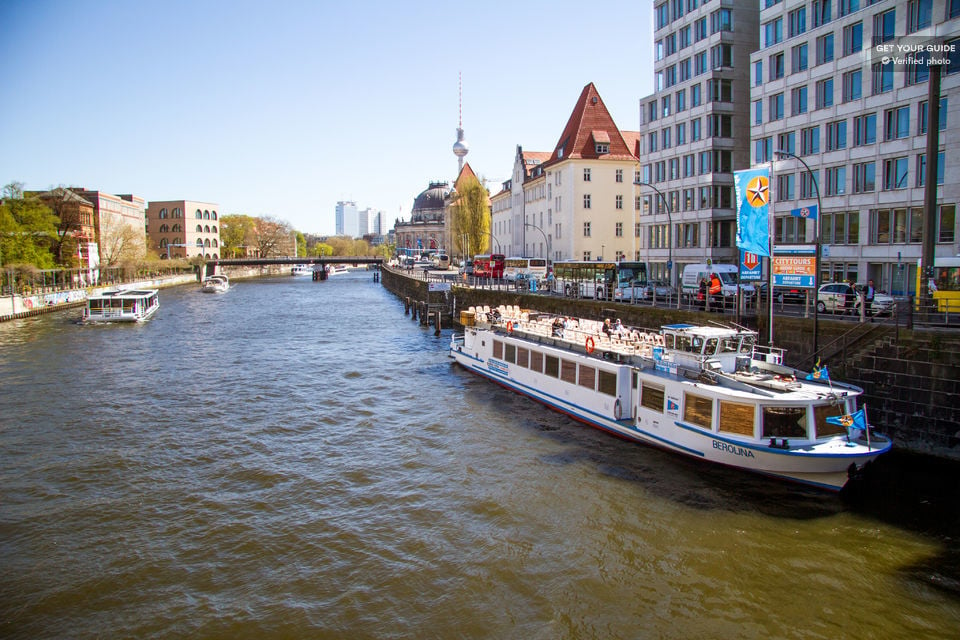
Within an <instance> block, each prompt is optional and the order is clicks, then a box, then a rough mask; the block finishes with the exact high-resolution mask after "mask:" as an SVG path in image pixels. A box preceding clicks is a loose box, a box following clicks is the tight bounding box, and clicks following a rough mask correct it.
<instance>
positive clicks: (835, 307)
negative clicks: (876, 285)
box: [817, 282, 895, 315]
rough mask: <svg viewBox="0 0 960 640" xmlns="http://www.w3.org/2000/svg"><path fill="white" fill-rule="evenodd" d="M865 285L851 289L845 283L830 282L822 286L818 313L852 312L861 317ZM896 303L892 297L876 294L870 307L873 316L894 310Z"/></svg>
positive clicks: (818, 295)
mask: <svg viewBox="0 0 960 640" xmlns="http://www.w3.org/2000/svg"><path fill="white" fill-rule="evenodd" d="M863 288H864V287H863V285H857V286H856V288H854V287H851V286H850V285H849V284H847V283H845V282H830V283H828V284H824V285H820V290H819V292H818V293H817V311H818V312H819V313H826V312H827V311H829V312H830V313H846V312H852V313H853V315H860V299H861V293H860V292H861V291H862V290H863ZM851 295H852V296H853V300H852V304H851V305H847V299H848V296H851ZM894 304H895V302H894V299H893V297H892V296H889V295H887V294H885V293H880V292H874V295H873V304H872V305H870V314H871V315H883V314H886V313H890V312H891V311H892V310H893V306H894Z"/></svg>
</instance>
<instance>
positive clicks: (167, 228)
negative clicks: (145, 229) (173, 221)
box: [160, 224, 170, 233]
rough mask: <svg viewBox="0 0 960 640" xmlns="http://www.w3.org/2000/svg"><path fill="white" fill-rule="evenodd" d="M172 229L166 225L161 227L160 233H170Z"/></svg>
mask: <svg viewBox="0 0 960 640" xmlns="http://www.w3.org/2000/svg"><path fill="white" fill-rule="evenodd" d="M169 231H170V228H169V227H168V226H167V225H166V224H162V225H160V233H169Z"/></svg>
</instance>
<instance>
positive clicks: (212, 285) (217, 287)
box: [200, 275, 230, 293]
mask: <svg viewBox="0 0 960 640" xmlns="http://www.w3.org/2000/svg"><path fill="white" fill-rule="evenodd" d="M229 289H230V278H228V277H227V276H224V275H216V276H210V277H209V278H204V280H203V282H202V283H200V291H202V292H204V293H225V292H226V291H227V290H229Z"/></svg>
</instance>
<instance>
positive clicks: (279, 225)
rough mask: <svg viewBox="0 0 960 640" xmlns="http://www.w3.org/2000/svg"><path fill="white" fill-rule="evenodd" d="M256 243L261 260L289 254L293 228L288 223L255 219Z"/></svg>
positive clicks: (267, 218) (271, 219)
mask: <svg viewBox="0 0 960 640" xmlns="http://www.w3.org/2000/svg"><path fill="white" fill-rule="evenodd" d="M255 220H256V224H255V229H256V243H257V248H258V249H259V250H260V256H261V257H263V258H270V257H277V256H280V255H286V254H288V253H290V249H291V247H290V243H291V240H292V238H293V227H291V226H290V223H288V222H284V221H283V220H279V219H277V218H274V217H273V216H264V217H262V218H255Z"/></svg>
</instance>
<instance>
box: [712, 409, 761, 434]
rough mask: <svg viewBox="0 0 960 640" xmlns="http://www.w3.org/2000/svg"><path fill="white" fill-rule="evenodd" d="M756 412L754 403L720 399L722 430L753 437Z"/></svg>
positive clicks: (720, 424) (720, 423)
mask: <svg viewBox="0 0 960 640" xmlns="http://www.w3.org/2000/svg"><path fill="white" fill-rule="evenodd" d="M755 416H756V412H755V411H754V410H753V405H752V404H744V403H742V402H727V401H725V400H721V401H720V419H719V426H720V431H722V432H724V433H735V434H737V435H741V436H749V437H751V438H752V437H753V427H754V424H755V423H756V417H755Z"/></svg>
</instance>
